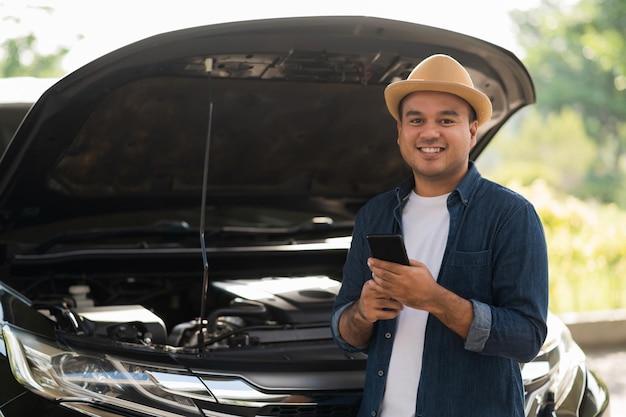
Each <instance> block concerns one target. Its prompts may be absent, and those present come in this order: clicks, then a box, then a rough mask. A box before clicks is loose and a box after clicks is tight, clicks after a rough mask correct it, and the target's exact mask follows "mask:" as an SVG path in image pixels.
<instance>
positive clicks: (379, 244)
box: [367, 234, 409, 265]
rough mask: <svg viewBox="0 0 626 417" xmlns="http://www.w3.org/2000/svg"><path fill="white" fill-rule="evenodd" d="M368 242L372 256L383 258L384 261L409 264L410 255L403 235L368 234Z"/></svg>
mask: <svg viewBox="0 0 626 417" xmlns="http://www.w3.org/2000/svg"><path fill="white" fill-rule="evenodd" d="M367 242H368V243H369V245H370V251H371V252H372V257H374V258H378V259H382V260H383V261H389V262H395V263H397V264H402V265H409V257H408V256H407V254H406V248H405V247H404V240H403V239H402V235H394V234H378V235H368V236H367Z"/></svg>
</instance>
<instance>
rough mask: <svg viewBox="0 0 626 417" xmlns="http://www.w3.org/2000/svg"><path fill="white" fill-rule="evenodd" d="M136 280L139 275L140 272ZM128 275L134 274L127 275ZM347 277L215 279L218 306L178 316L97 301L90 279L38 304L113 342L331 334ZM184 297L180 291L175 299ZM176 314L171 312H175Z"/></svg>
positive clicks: (234, 341)
mask: <svg viewBox="0 0 626 417" xmlns="http://www.w3.org/2000/svg"><path fill="white" fill-rule="evenodd" d="M131 281H133V282H135V284H136V281H137V279H136V278H134V279H132V280H131ZM127 283H128V280H127ZM339 286H340V283H339V282H338V281H337V280H335V279H332V278H330V277H328V276H324V275H315V276H298V277H291V276H290V277H262V278H256V279H234V280H221V281H215V282H212V283H211V288H210V291H209V294H210V297H211V302H210V303H209V304H210V305H211V310H210V311H209V315H208V316H207V317H206V318H205V319H204V320H203V322H202V323H201V322H200V320H199V319H198V318H194V317H189V320H187V321H183V322H178V323H174V324H173V325H172V326H171V329H169V330H168V326H167V325H166V322H165V320H164V319H163V318H162V317H161V316H160V315H159V312H158V311H154V310H153V309H150V308H148V307H146V306H144V305H141V304H110V305H98V303H97V302H96V301H97V300H94V299H93V298H91V288H90V286H89V285H86V284H78V285H76V284H75V285H71V286H69V287H68V293H67V294H63V295H62V296H56V297H54V299H55V300H54V301H47V302H42V301H41V300H38V301H36V302H35V306H36V308H37V309H38V310H39V311H40V312H41V313H42V314H44V315H46V316H47V317H49V318H50V319H51V320H53V321H55V322H56V323H57V325H58V326H59V327H60V328H61V329H63V330H65V331H69V332H72V333H76V334H82V335H87V336H94V337H100V338H107V339H109V340H110V341H113V342H120V343H134V344H141V345H147V346H168V347H172V348H183V349H195V348H197V347H198V343H199V340H200V339H199V337H200V334H202V335H203V336H202V337H203V339H202V343H203V345H204V346H205V347H206V348H207V349H209V350H214V349H224V348H242V347H250V346H259V345H264V346H265V345H269V344H276V343H290V342H302V341H309V342H310V341H313V340H328V339H329V338H330V329H329V326H328V322H329V318H330V310H331V308H332V305H333V302H334V299H335V296H336V295H337V292H338V291H339ZM176 298H177V297H176V296H173V297H172V300H175V299H176ZM170 321H171V319H170Z"/></svg>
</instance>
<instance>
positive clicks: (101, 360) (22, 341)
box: [2, 325, 215, 416]
mask: <svg viewBox="0 0 626 417" xmlns="http://www.w3.org/2000/svg"><path fill="white" fill-rule="evenodd" d="M2 334H3V338H4V341H5V343H6V347H7V355H8V357H9V362H10V364H11V369H12V371H13V375H14V376H15V378H16V379H17V381H18V382H20V383H21V384H22V385H24V386H26V387H27V388H29V389H30V390H32V391H34V392H35V393H37V394H39V395H42V396H44V397H46V398H48V399H50V400H53V401H57V402H59V403H61V404H62V405H64V406H67V407H70V408H81V407H80V406H79V404H80V403H83V404H87V405H96V406H100V405H102V406H103V407H106V408H109V410H110V409H111V408H113V409H116V408H117V409H118V410H126V411H131V412H135V413H140V414H145V415H150V416H202V415H204V414H203V413H202V412H201V411H200V410H199V409H198V407H197V406H196V404H195V402H194V401H193V399H198V400H202V401H209V402H215V398H214V397H213V396H212V394H211V393H210V392H209V390H208V389H207V387H206V386H205V385H204V383H203V382H202V381H201V380H200V379H198V378H197V377H196V376H194V375H190V374H189V372H187V371H186V370H185V369H182V368H170V367H158V366H151V365H147V364H141V363H136V362H132V361H126V360H122V359H119V358H115V357H112V356H110V355H106V354H102V355H94V354H91V353H90V354H86V353H81V352H77V351H69V350H67V349H62V348H60V347H59V346H58V344H57V343H56V341H54V340H49V339H45V338H42V337H39V336H36V335H33V334H31V333H28V332H25V331H23V330H19V329H16V328H14V327H11V326H9V325H4V326H3V328H2ZM90 413H94V411H93V410H90ZM96 415H97V414H96ZM103 415H104V414H103ZM107 415H110V414H107Z"/></svg>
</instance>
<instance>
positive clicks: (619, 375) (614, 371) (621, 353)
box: [585, 346, 626, 417]
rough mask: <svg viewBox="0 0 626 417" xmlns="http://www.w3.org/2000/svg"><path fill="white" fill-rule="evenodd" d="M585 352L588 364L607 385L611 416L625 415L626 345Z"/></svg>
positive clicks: (620, 416)
mask: <svg viewBox="0 0 626 417" xmlns="http://www.w3.org/2000/svg"><path fill="white" fill-rule="evenodd" d="M585 353H586V354H587V361H588V363H589V366H590V367H591V368H592V369H593V370H594V371H595V372H596V374H598V375H599V376H600V377H601V378H602V379H603V380H604V382H605V383H606V384H607V385H608V387H609V395H610V402H609V403H610V410H611V417H626V346H621V347H615V348H602V349H585Z"/></svg>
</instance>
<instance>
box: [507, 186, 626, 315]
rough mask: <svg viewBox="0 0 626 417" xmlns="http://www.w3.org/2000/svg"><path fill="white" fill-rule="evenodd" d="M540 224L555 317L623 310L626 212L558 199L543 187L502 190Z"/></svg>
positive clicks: (624, 298)
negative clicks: (519, 199)
mask: <svg viewBox="0 0 626 417" xmlns="http://www.w3.org/2000/svg"><path fill="white" fill-rule="evenodd" d="M507 185H508V186H509V187H510V188H512V189H514V190H516V191H518V192H519V193H520V194H522V195H524V196H525V197H526V198H528V199H529V200H530V201H531V202H532V203H533V204H534V205H535V208H536V209H537V212H538V213H539V216H540V217H541V219H542V222H543V225H544V229H545V233H546V240H547V243H548V256H549V262H550V265H549V268H550V309H551V310H552V311H553V312H555V313H563V312H570V311H589V310H609V309H617V308H626V212H624V211H620V210H619V209H618V207H617V205H615V204H599V203H596V202H593V201H589V202H585V201H582V200H579V199H577V198H575V197H571V196H562V195H561V196H559V195H556V192H555V191H554V190H553V189H551V188H549V187H548V186H547V185H546V183H545V182H543V181H541V180H537V181H535V182H533V183H532V184H531V185H529V186H523V185H521V184H519V183H509V184H507Z"/></svg>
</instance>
